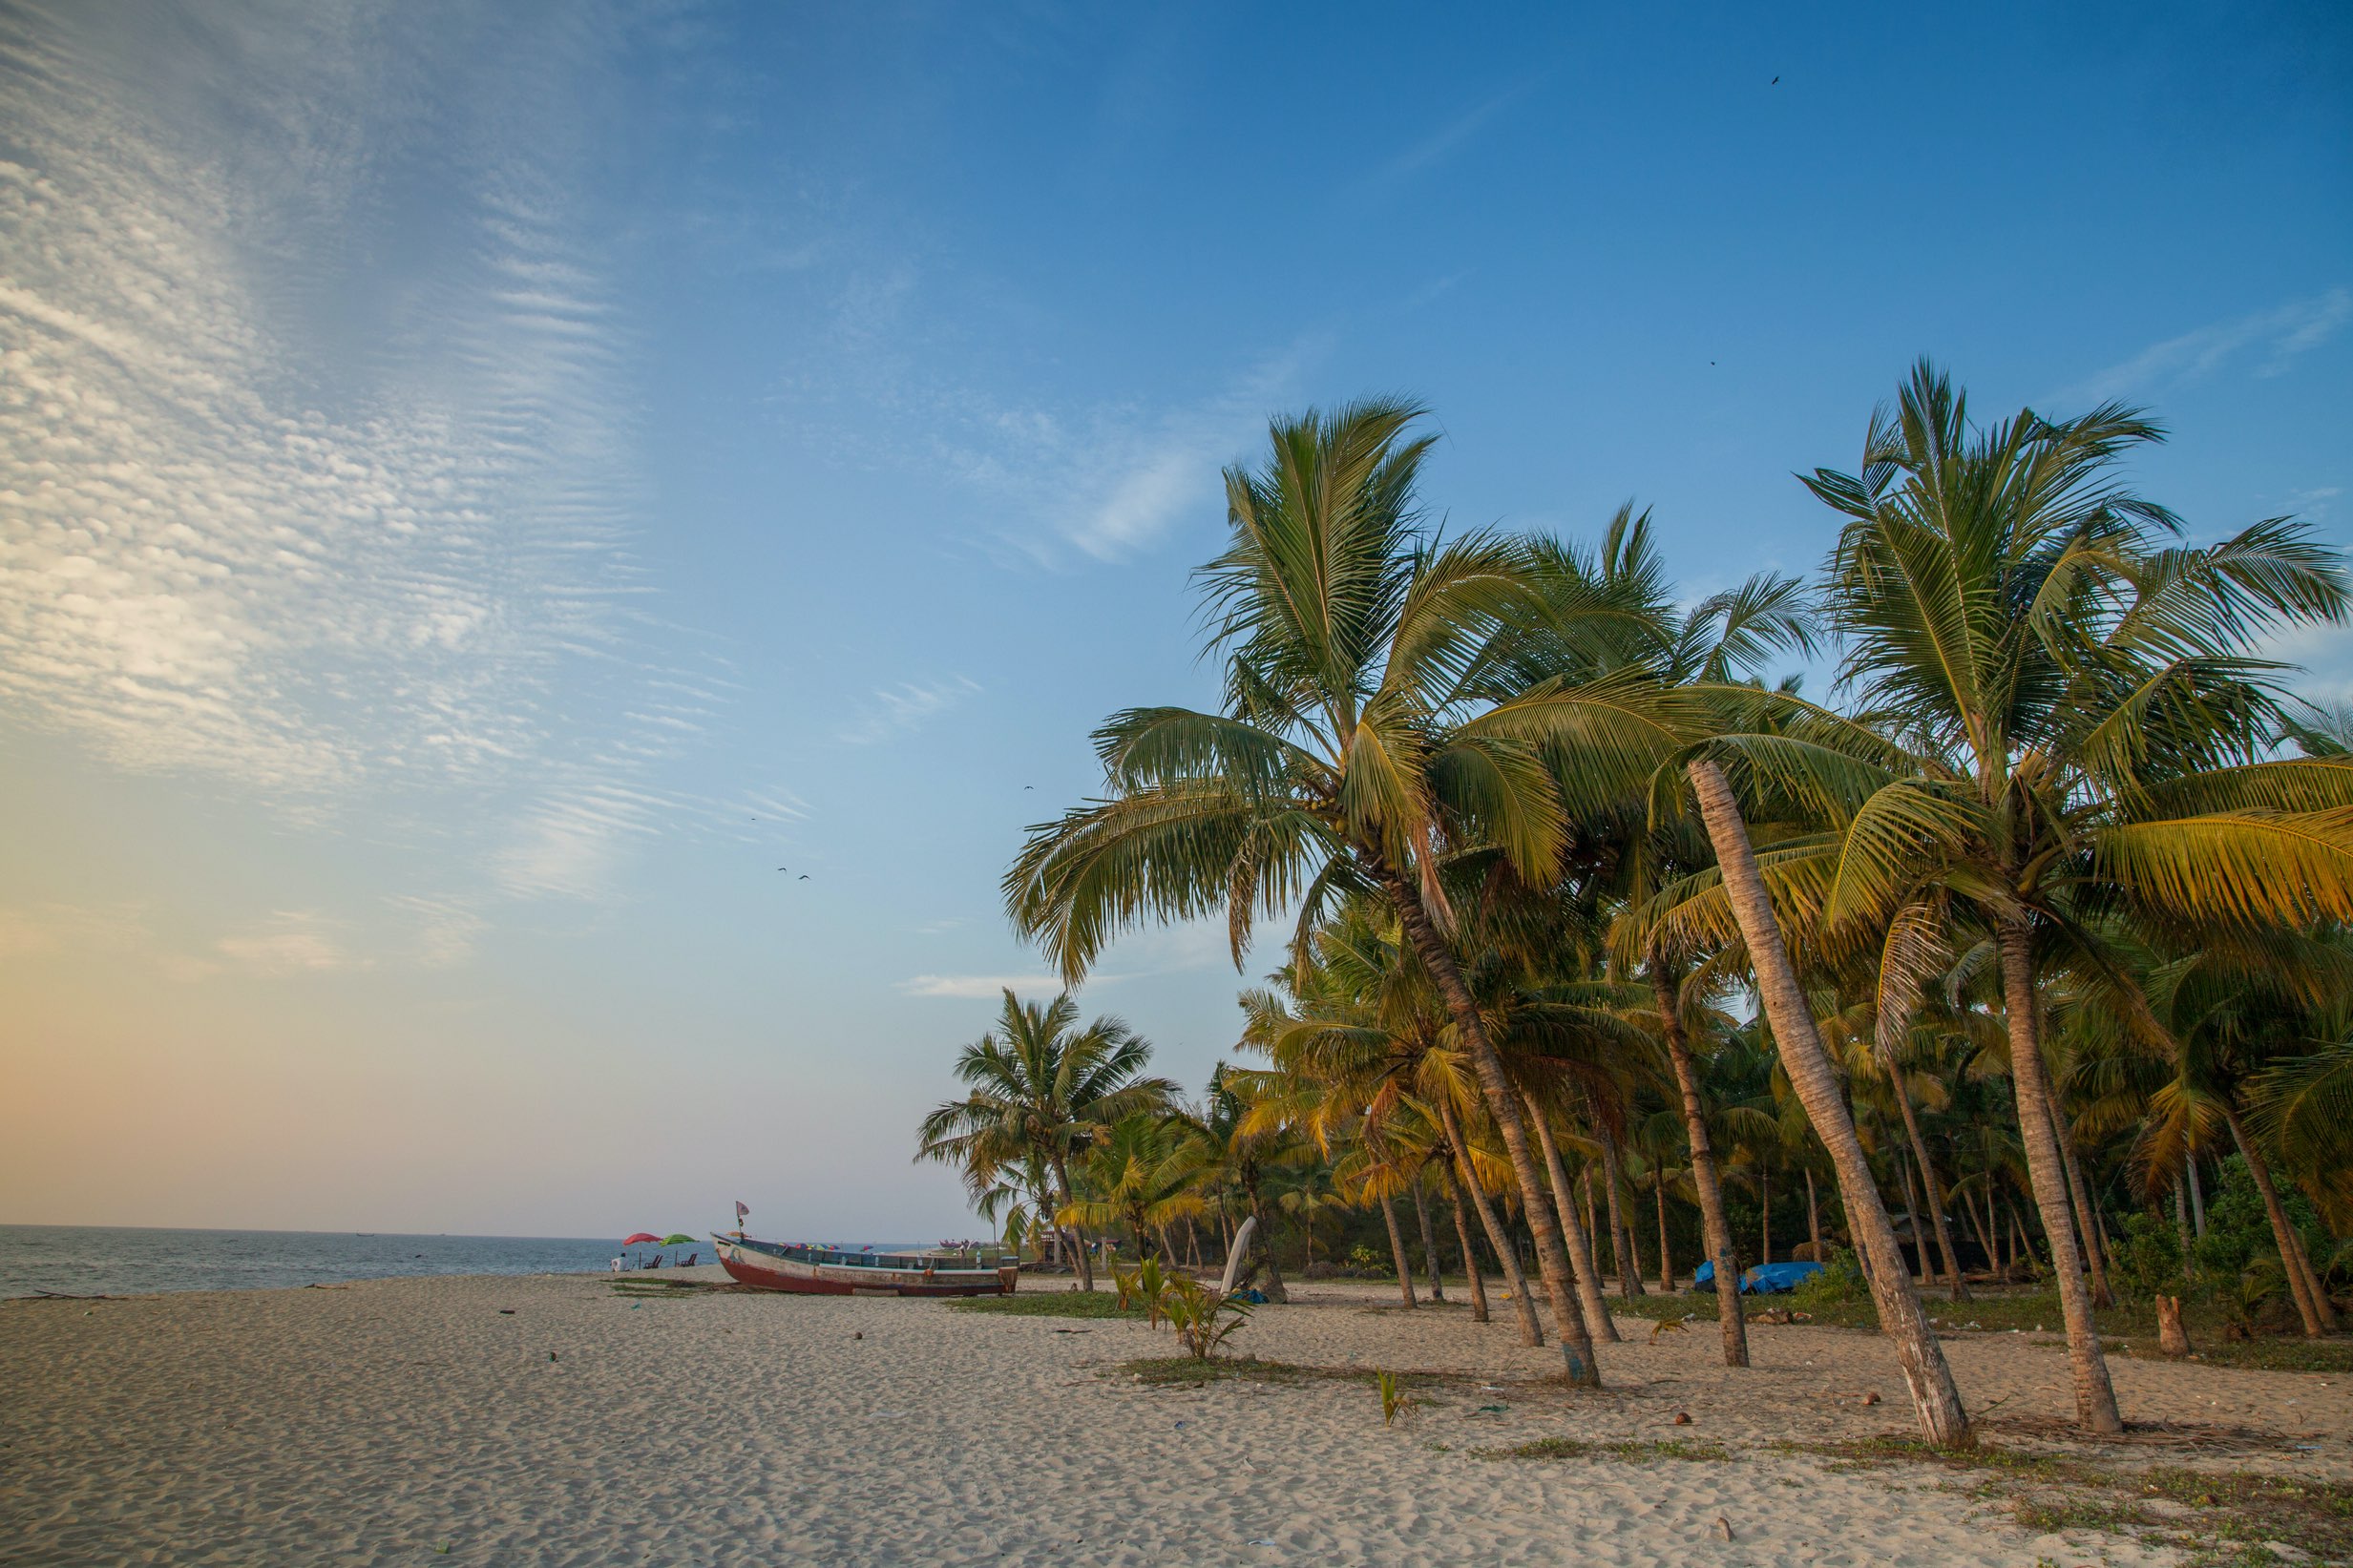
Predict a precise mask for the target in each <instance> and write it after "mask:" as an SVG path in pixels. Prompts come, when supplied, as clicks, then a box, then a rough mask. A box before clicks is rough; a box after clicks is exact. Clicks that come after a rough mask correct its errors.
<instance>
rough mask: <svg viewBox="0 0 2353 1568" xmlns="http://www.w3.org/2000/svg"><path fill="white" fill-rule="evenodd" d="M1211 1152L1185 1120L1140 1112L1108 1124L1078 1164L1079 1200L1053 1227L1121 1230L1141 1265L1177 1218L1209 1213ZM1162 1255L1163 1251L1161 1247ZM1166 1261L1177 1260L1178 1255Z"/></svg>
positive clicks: (1067, 1207) (1070, 1204) (1066, 1207)
mask: <svg viewBox="0 0 2353 1568" xmlns="http://www.w3.org/2000/svg"><path fill="white" fill-rule="evenodd" d="M1211 1159H1212V1155H1211V1151H1210V1150H1209V1149H1208V1146H1207V1144H1206V1143H1205V1142H1204V1141H1203V1139H1200V1138H1198V1137H1196V1136H1195V1135H1194V1132H1193V1128H1192V1126H1191V1124H1190V1123H1189V1122H1187V1119H1184V1118H1182V1117H1176V1116H1169V1115H1166V1114H1164V1113H1163V1112H1160V1111H1158V1110H1147V1111H1138V1112H1135V1113H1134V1114H1132V1115H1130V1116H1126V1117H1124V1118H1122V1119H1120V1120H1118V1121H1116V1122H1114V1123H1112V1124H1111V1126H1110V1127H1109V1128H1108V1129H1106V1130H1105V1131H1104V1132H1103V1135H1102V1136H1101V1137H1100V1138H1099V1139H1097V1140H1096V1142H1095V1144H1094V1145H1093V1146H1092V1147H1091V1148H1089V1149H1088V1150H1087V1151H1086V1155H1085V1158H1084V1159H1083V1160H1082V1161H1081V1164H1080V1175H1079V1191H1078V1195H1077V1196H1076V1197H1074V1198H1072V1199H1071V1200H1070V1201H1069V1202H1067V1203H1065V1204H1063V1205H1062V1208H1061V1212H1060V1213H1059V1214H1057V1215H1056V1216H1055V1219H1056V1222H1057V1223H1061V1224H1065V1225H1069V1226H1071V1227H1072V1228H1073V1229H1082V1227H1087V1226H1092V1227H1093V1228H1095V1229H1097V1230H1109V1229H1110V1228H1111V1227H1112V1226H1114V1225H1124V1227H1125V1228H1126V1231H1127V1235H1128V1239H1129V1241H1130V1242H1132V1243H1133V1244H1134V1246H1135V1249H1136V1257H1137V1259H1138V1260H1139V1261H1141V1260H1142V1259H1144V1258H1145V1257H1147V1256H1149V1255H1150V1253H1151V1250H1152V1247H1151V1244H1152V1241H1153V1239H1154V1238H1156V1237H1158V1238H1166V1235H1167V1231H1168V1227H1169V1226H1170V1225H1171V1224H1173V1223H1176V1222H1177V1221H1179V1220H1183V1219H1188V1218H1190V1217H1191V1216H1193V1215H1197V1214H1201V1213H1203V1212H1205V1211H1206V1210H1207V1209H1208V1206H1209V1203H1208V1199H1207V1198H1205V1197H1203V1196H1202V1193H1201V1176H1202V1173H1203V1170H1204V1169H1205V1167H1207V1166H1208V1164H1209V1162H1210V1160H1211ZM1163 1250H1164V1251H1165V1250H1166V1247H1165V1245H1164V1248H1163ZM1169 1261H1170V1262H1171V1263H1174V1262H1175V1261H1176V1259H1175V1257H1174V1256H1173V1255H1171V1256H1170V1258H1169Z"/></svg>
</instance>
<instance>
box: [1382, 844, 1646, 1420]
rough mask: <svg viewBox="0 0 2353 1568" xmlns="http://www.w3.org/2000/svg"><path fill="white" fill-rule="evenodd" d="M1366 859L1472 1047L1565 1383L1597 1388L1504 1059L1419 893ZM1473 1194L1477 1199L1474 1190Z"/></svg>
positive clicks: (1595, 1368) (1588, 1340) (1555, 1226)
mask: <svg viewBox="0 0 2353 1568" xmlns="http://www.w3.org/2000/svg"><path fill="white" fill-rule="evenodd" d="M1366 858H1367V860H1368V861H1369V863H1370V864H1369V865H1368V866H1367V869H1369V870H1371V871H1373V872H1374V874H1375V875H1376V876H1377V877H1378V878H1379V880H1380V882H1381V885H1382V887H1383V888H1384V889H1386V890H1387V891H1388V894H1389V899H1390V902H1391V903H1392V904H1393V905H1394V906H1395V907H1396V909H1397V921H1398V924H1399V925H1401V926H1402V927H1403V928H1404V930H1405V935H1406V938H1407V940H1408V941H1410V942H1411V943H1412V944H1413V948H1414V955H1415V956H1416V957H1417V958H1419V959H1420V960H1421V964H1422V967H1423V968H1424V969H1425V970H1427V971H1428V972H1429V975H1430V978H1431V980H1432V981H1433V982H1434V983H1435V984H1436V985H1437V987H1438V990H1439V995H1441V996H1443V997H1444V998H1445V999H1446V1012H1447V1014H1448V1015H1449V1016H1450V1017H1451V1018H1452V1019H1453V1021H1454V1026H1455V1029H1456V1031H1457V1033H1459V1034H1460V1035H1461V1036H1462V1042H1463V1044H1465V1045H1466V1046H1468V1047H1469V1048H1470V1056H1471V1067H1472V1069H1473V1071H1475V1072H1476V1073H1477V1074H1478V1075H1479V1088H1480V1093H1481V1095H1483V1096H1484V1097H1485V1098H1486V1101H1487V1112H1488V1114H1489V1115H1490V1116H1492V1117H1494V1118H1495V1126H1496V1130H1497V1131H1498V1132H1500V1133H1502V1136H1503V1150H1504V1152H1505V1153H1506V1154H1508V1155H1509V1156H1510V1157H1511V1169H1512V1175H1513V1176H1514V1177H1515V1178H1516V1179H1517V1180H1518V1181H1519V1185H1520V1202H1521V1203H1522V1205H1523V1207H1524V1208H1525V1209H1526V1211H1527V1217H1528V1229H1529V1230H1530V1231H1532V1232H1534V1233H1535V1237H1536V1266H1537V1268H1538V1269H1539V1270H1540V1271H1541V1272H1542V1273H1543V1275H1544V1289H1545V1290H1546V1292H1547V1293H1548V1294H1549V1295H1550V1296H1551V1298H1552V1321H1553V1323H1554V1325H1555V1326H1556V1327H1557V1328H1558V1329H1559V1330H1560V1335H1561V1360H1562V1362H1563V1364H1564V1367H1565V1370H1566V1372H1567V1374H1568V1381H1569V1382H1570V1384H1571V1385H1573V1386H1577V1387H1583V1388H1588V1389H1598V1388H1600V1387H1601V1382H1602V1374H1601V1367H1600V1365H1599V1364H1598V1363H1597V1362H1595V1361H1594V1359H1593V1338H1592V1336H1591V1335H1590V1334H1588V1333H1586V1327H1585V1316H1584V1313H1583V1312H1582V1311H1580V1310H1579V1308H1578V1305H1577V1300H1576V1295H1575V1291H1576V1287H1577V1286H1576V1281H1575V1279H1574V1277H1573V1276H1572V1275H1571V1274H1570V1272H1569V1267H1568V1249H1567V1247H1566V1246H1565V1245H1564V1244H1562V1241H1561V1227H1560V1225H1559V1223H1557V1222H1556V1221H1555V1220H1554V1218H1553V1211H1552V1205H1551V1204H1549V1203H1547V1202H1544V1178H1543V1177H1542V1176H1540V1175H1539V1174H1538V1173H1537V1169H1536V1156H1535V1153H1534V1151H1533V1150H1531V1149H1530V1148H1529V1147H1528V1134H1527V1127H1526V1125H1525V1124H1524V1123H1523V1122H1522V1121H1521V1119H1520V1106H1519V1102H1518V1100H1517V1098H1515V1097H1514V1095H1513V1094H1512V1088H1511V1080H1510V1078H1509V1077H1506V1076H1505V1074H1504V1072H1503V1058H1502V1056H1500V1055H1498V1054H1497V1052H1496V1049H1495V1042H1494V1041H1493V1040H1491V1039H1489V1038H1488V1037H1487V1026H1486V1022H1485V1020H1484V1019H1482V1018H1481V1016H1480V1014H1479V1003H1478V1002H1477V1001H1476V1000H1475V999H1474V998H1473V997H1472V995H1471V988H1470V985H1469V983H1468V982H1466V981H1465V980H1464V979H1463V978H1462V969H1461V966H1460V965H1459V964H1457V963H1456V962H1455V955H1454V950H1453V949H1452V948H1450V947H1448V946H1447V945H1446V939H1445V938H1444V937H1443V936H1441V935H1439V930H1438V927H1437V926H1435V925H1434V924H1432V923H1431V920H1430V912H1429V910H1428V909H1424V908H1423V907H1422V903H1421V895H1420V894H1419V893H1418V892H1417V891H1416V890H1415V889H1413V887H1412V886H1411V885H1409V884H1408V883H1407V882H1406V880H1405V878H1404V877H1403V876H1402V875H1400V874H1399V873H1398V871H1397V868H1395V867H1393V866H1391V865H1390V864H1389V863H1388V862H1387V861H1386V860H1383V859H1379V858H1377V857H1372V856H1368V857H1366ZM1472 1196H1473V1197H1474V1198H1476V1197H1478V1196H1479V1195H1478V1194H1477V1193H1476V1192H1474V1193H1473V1195H1472Z"/></svg>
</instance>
